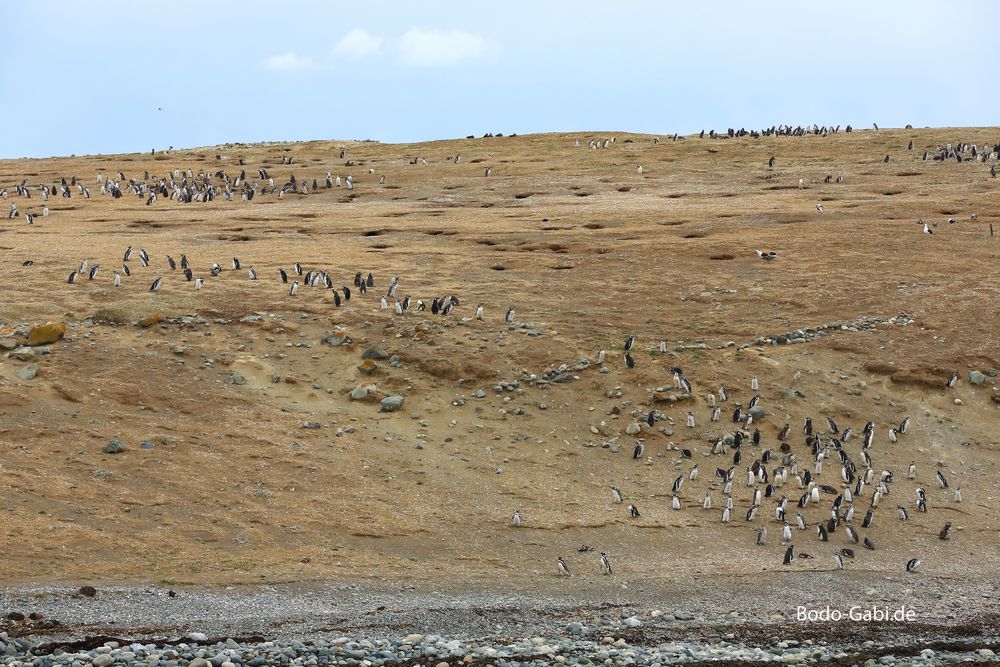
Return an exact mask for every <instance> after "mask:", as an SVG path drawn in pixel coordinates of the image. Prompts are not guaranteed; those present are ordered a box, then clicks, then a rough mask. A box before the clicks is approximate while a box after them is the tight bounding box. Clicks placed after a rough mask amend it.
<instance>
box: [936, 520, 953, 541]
mask: <svg viewBox="0 0 1000 667" xmlns="http://www.w3.org/2000/svg"><path fill="white" fill-rule="evenodd" d="M938 538H939V539H942V540H949V539H951V521H945V524H944V527H943V528H941V532H940V533H938Z"/></svg>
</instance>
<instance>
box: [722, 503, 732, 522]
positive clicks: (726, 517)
mask: <svg viewBox="0 0 1000 667" xmlns="http://www.w3.org/2000/svg"><path fill="white" fill-rule="evenodd" d="M729 512H730V509H729V508H728V507H726V508H725V509H723V510H722V523H729Z"/></svg>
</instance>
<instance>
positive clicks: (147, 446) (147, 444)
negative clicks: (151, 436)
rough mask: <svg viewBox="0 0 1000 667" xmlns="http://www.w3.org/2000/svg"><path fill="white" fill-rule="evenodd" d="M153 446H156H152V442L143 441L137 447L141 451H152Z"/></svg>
mask: <svg viewBox="0 0 1000 667" xmlns="http://www.w3.org/2000/svg"><path fill="white" fill-rule="evenodd" d="M155 446H156V445H154V444H153V441H152V440H143V441H142V442H141V443H139V447H140V448H141V449H152V448H153V447H155Z"/></svg>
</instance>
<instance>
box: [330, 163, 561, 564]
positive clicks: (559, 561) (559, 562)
mask: <svg viewBox="0 0 1000 667" xmlns="http://www.w3.org/2000/svg"><path fill="white" fill-rule="evenodd" d="M337 178H338V179H339V178H340V176H338V177H337ZM556 564H557V565H558V567H559V576H560V577H570V576H572V575H571V574H570V573H569V567H567V565H566V561H565V560H563V557H562V556H559V560H558V561H557V562H556Z"/></svg>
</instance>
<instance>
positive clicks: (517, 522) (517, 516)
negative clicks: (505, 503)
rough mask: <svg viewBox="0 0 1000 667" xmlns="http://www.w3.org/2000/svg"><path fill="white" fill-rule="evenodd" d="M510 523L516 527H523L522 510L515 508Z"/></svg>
mask: <svg viewBox="0 0 1000 667" xmlns="http://www.w3.org/2000/svg"><path fill="white" fill-rule="evenodd" d="M510 525H512V526H513V527H514V528H520V527H521V510H514V514H513V516H511V518H510Z"/></svg>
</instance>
